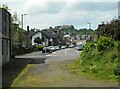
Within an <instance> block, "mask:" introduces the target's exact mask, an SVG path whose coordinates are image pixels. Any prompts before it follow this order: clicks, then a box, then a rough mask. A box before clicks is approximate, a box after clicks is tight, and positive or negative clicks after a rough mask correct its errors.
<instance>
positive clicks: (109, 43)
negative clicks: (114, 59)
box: [97, 36, 115, 52]
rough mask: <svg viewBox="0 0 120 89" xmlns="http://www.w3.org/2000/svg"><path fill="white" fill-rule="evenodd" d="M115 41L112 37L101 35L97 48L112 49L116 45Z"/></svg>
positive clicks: (99, 49) (101, 49)
mask: <svg viewBox="0 0 120 89" xmlns="http://www.w3.org/2000/svg"><path fill="white" fill-rule="evenodd" d="M114 44H115V41H114V39H112V38H111V37H103V36H101V37H100V38H99V40H98V42H97V50H98V51H99V52H100V51H105V50H107V49H111V48H112V47H114Z"/></svg>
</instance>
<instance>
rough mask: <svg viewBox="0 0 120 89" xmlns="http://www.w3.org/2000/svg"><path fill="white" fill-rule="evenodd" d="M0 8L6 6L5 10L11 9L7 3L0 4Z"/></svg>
mask: <svg viewBox="0 0 120 89" xmlns="http://www.w3.org/2000/svg"><path fill="white" fill-rule="evenodd" d="M0 8H4V9H5V10H7V11H10V8H9V6H8V5H7V4H2V5H0Z"/></svg>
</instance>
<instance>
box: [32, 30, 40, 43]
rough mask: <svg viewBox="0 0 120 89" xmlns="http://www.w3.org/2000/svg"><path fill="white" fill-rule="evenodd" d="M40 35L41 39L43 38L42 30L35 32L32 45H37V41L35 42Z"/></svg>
mask: <svg viewBox="0 0 120 89" xmlns="http://www.w3.org/2000/svg"><path fill="white" fill-rule="evenodd" d="M37 37H40V39H42V33H41V32H40V31H37V32H35V33H34V34H33V35H32V36H31V39H32V45H35V44H36V43H35V42H34V40H35V38H37Z"/></svg>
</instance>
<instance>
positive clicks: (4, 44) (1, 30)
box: [0, 8, 11, 66]
mask: <svg viewBox="0 0 120 89" xmlns="http://www.w3.org/2000/svg"><path fill="white" fill-rule="evenodd" d="M10 60H11V14H10V13H9V12H8V11H6V10H5V9H3V8H0V62H1V65H4V64H6V63H8V62H9V61H10ZM1 65H0V66H1Z"/></svg>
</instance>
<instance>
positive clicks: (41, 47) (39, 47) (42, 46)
mask: <svg viewBox="0 0 120 89" xmlns="http://www.w3.org/2000/svg"><path fill="white" fill-rule="evenodd" d="M35 47H36V48H38V49H39V51H40V50H42V49H43V48H44V47H45V46H44V45H39V46H35Z"/></svg>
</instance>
